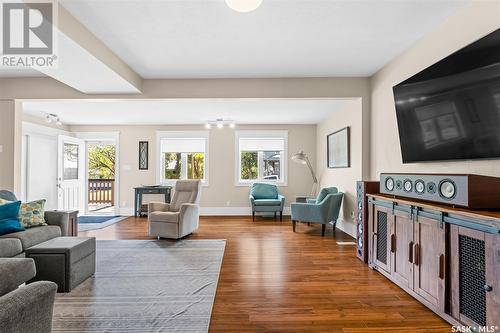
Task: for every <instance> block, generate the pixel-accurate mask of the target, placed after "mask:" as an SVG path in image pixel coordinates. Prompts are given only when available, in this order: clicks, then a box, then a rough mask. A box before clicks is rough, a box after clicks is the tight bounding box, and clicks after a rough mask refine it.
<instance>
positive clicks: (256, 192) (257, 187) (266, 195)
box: [250, 183, 285, 221]
mask: <svg viewBox="0 0 500 333" xmlns="http://www.w3.org/2000/svg"><path fill="white" fill-rule="evenodd" d="M250 204H251V205H252V220H253V221H255V212H274V218H275V219H276V213H277V212H279V213H280V221H283V207H284V206H285V197H284V196H282V195H280V194H279V193H278V188H277V187H276V185H272V184H267V183H253V184H252V188H251V189H250Z"/></svg>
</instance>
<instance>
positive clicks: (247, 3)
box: [226, 0, 262, 13]
mask: <svg viewBox="0 0 500 333" xmlns="http://www.w3.org/2000/svg"><path fill="white" fill-rule="evenodd" d="M261 3H262V0H226V4H227V5H228V6H229V8H231V9H232V10H235V11H237V12H240V13H249V12H251V11H254V10H256V9H257V8H259V6H260V4H261Z"/></svg>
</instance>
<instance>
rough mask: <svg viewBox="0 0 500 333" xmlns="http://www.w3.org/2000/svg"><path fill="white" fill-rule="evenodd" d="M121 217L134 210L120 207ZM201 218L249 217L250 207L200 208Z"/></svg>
mask: <svg viewBox="0 0 500 333" xmlns="http://www.w3.org/2000/svg"><path fill="white" fill-rule="evenodd" d="M283 214H284V215H290V207H285V208H284V209H283ZM119 215H121V216H133V215H134V208H131V207H121V208H120V210H119ZM200 215H201V216H251V215H252V209H251V208H250V207H200Z"/></svg>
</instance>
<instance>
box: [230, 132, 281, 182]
mask: <svg viewBox="0 0 500 333" xmlns="http://www.w3.org/2000/svg"><path fill="white" fill-rule="evenodd" d="M287 141H288V133H287V131H238V132H236V172H237V174H236V182H237V183H238V184H239V185H246V184H248V183H252V182H256V181H263V182H271V183H276V184H277V185H286V166H287V164H286V162H287V161H286V156H287V155H286V152H287V144H288V142H287Z"/></svg>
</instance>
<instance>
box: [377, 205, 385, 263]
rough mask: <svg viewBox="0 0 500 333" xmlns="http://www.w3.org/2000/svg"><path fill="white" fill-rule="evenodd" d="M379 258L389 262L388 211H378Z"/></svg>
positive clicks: (381, 260)
mask: <svg viewBox="0 0 500 333" xmlns="http://www.w3.org/2000/svg"><path fill="white" fill-rule="evenodd" d="M377 260H378V261H380V262H382V263H384V264H387V213H385V212H377Z"/></svg>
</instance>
